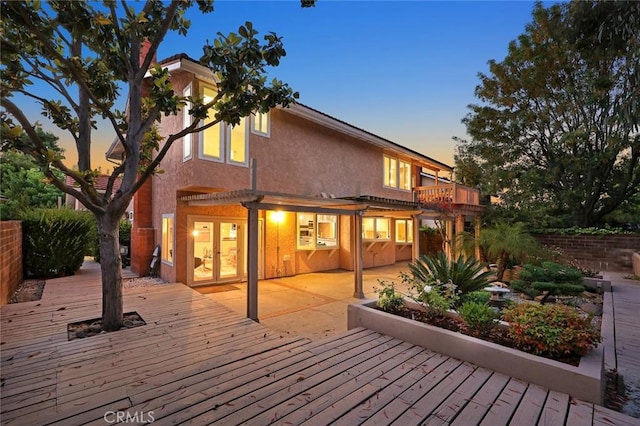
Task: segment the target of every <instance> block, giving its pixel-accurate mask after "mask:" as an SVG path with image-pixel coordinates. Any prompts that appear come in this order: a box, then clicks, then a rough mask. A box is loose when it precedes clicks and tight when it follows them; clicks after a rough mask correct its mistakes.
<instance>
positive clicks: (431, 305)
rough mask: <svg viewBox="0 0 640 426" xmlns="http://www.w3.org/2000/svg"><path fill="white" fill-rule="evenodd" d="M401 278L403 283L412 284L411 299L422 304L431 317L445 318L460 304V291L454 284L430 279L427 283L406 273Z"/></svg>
mask: <svg viewBox="0 0 640 426" xmlns="http://www.w3.org/2000/svg"><path fill="white" fill-rule="evenodd" d="M401 276H402V280H403V282H405V283H410V284H411V292H410V294H409V298H410V299H412V300H414V301H415V302H416V303H419V304H421V305H422V306H423V307H424V308H425V311H426V313H427V315H428V316H430V317H436V316H443V315H444V314H445V312H447V311H448V310H449V309H453V307H454V306H456V304H457V303H458V300H459V295H458V289H457V286H456V285H455V284H453V283H452V282H448V283H446V284H442V283H441V282H440V281H438V280H433V279H428V281H427V283H425V282H424V281H421V280H416V279H415V278H413V277H411V276H409V275H407V274H404V273H403V274H401Z"/></svg>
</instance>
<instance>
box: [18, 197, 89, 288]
mask: <svg viewBox="0 0 640 426" xmlns="http://www.w3.org/2000/svg"><path fill="white" fill-rule="evenodd" d="M21 220H22V250H23V262H24V274H25V277H29V278H54V277H63V276H67V275H73V274H74V273H75V272H76V271H77V270H78V269H80V267H81V266H82V262H83V261H84V252H85V248H86V247H87V245H88V244H89V242H90V238H91V236H90V235H91V234H90V231H91V229H92V227H91V224H92V222H93V221H94V220H95V219H94V218H93V215H92V214H91V213H89V212H83V211H74V210H68V209H37V210H30V211H27V212H25V213H23V214H22V217H21Z"/></svg>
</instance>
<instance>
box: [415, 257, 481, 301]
mask: <svg viewBox="0 0 640 426" xmlns="http://www.w3.org/2000/svg"><path fill="white" fill-rule="evenodd" d="M409 270H410V271H411V274H412V275H413V279H414V280H415V281H416V282H422V283H433V282H440V283H442V284H445V283H449V282H451V283H453V284H455V285H456V286H457V291H458V293H459V295H460V296H462V295H465V294H467V293H471V292H472V291H477V290H481V289H483V288H485V287H486V286H487V285H488V283H489V277H490V276H491V271H487V270H485V269H484V267H483V265H482V264H481V263H480V262H478V261H477V260H476V259H475V258H468V259H465V258H464V257H463V256H459V257H458V258H457V259H455V260H454V259H447V256H446V255H445V254H444V253H442V252H440V253H438V254H437V255H435V256H425V255H422V256H420V258H419V259H418V260H416V261H415V262H414V263H411V264H409Z"/></svg>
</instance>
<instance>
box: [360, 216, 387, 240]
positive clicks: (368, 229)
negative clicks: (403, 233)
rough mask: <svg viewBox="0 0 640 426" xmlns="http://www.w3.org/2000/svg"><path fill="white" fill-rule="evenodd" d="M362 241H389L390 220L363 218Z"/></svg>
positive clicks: (384, 218)
mask: <svg viewBox="0 0 640 426" xmlns="http://www.w3.org/2000/svg"><path fill="white" fill-rule="evenodd" d="M362 239H363V240H368V241H380V240H382V241H389V240H391V220H390V219H389V218H386V217H363V218H362Z"/></svg>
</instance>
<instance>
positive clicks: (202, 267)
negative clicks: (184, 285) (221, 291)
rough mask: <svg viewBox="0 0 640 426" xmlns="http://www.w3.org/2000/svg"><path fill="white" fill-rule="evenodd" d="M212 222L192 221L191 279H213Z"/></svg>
mask: <svg viewBox="0 0 640 426" xmlns="http://www.w3.org/2000/svg"><path fill="white" fill-rule="evenodd" d="M213 225H214V223H213V222H204V221H194V222H193V232H192V233H193V281H194V282H199V281H213V280H214V279H215V277H216V267H215V262H214V260H215V259H214V256H213V254H214V253H215V239H214V236H215V234H214V226H213Z"/></svg>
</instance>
